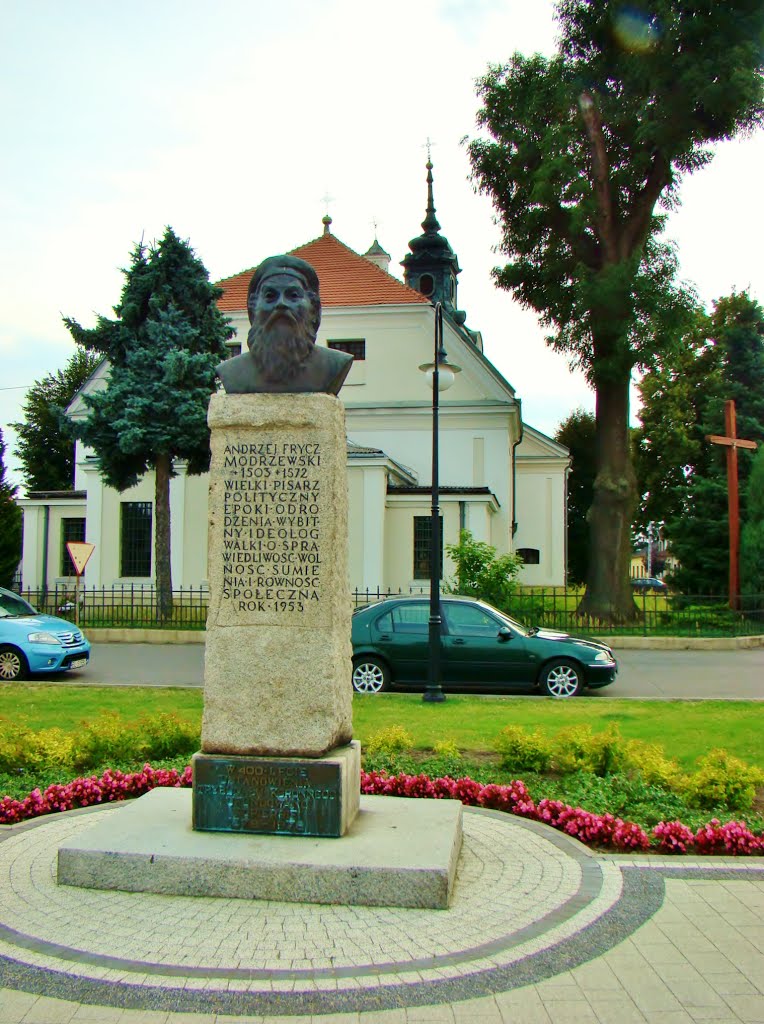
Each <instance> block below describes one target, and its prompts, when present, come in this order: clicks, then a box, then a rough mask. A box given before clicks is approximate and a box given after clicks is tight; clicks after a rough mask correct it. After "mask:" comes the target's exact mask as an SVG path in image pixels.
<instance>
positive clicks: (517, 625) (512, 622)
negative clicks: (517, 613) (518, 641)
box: [488, 606, 538, 636]
mask: <svg viewBox="0 0 764 1024" xmlns="http://www.w3.org/2000/svg"><path fill="white" fill-rule="evenodd" d="M488 607H490V609H491V612H492V613H493V614H494V615H498V616H499V618H500V619H501V620H502V621H503V622H506V624H507V625H508V626H511V627H512V629H514V630H515V632H516V633H521V634H522V635H523V636H533V634H534V633H537V632H538V627H536V626H531V628H530V629H529V628H528V627H527V626H526V625H524V623H522V622H518V621H517V619H513V618H511V617H510V616H509V615H507V614H505V613H504V612H500V611H499V609H498V608H494V607H492V606H488Z"/></svg>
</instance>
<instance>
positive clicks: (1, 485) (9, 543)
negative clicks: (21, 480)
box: [0, 430, 21, 588]
mask: <svg viewBox="0 0 764 1024" xmlns="http://www.w3.org/2000/svg"><path fill="white" fill-rule="evenodd" d="M20 560H21V509H20V508H19V506H18V505H17V504H16V487H14V486H13V484H10V483H8V482H7V481H6V479H5V442H4V441H3V432H2V430H0V587H6V588H7V587H10V585H11V583H12V582H13V577H14V575H15V573H16V569H17V568H18V564H19V561H20Z"/></svg>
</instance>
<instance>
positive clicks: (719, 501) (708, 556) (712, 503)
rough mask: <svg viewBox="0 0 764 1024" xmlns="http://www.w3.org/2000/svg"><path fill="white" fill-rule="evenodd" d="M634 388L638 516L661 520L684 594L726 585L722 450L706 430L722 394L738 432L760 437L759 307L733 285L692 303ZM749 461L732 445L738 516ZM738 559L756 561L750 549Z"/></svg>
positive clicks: (763, 349) (763, 430)
mask: <svg viewBox="0 0 764 1024" xmlns="http://www.w3.org/2000/svg"><path fill="white" fill-rule="evenodd" d="M640 394H641V397H642V409H641V410H640V419H641V421H642V426H641V428H640V431H639V442H638V453H639V454H638V466H639V474H640V478H641V479H642V481H643V486H644V492H645V493H644V498H643V509H642V515H641V518H642V521H643V524H644V523H645V522H647V521H649V520H653V521H663V522H664V523H665V528H664V533H665V535H666V537H667V539H668V542H669V548H670V550H671V553H672V555H674V556H675V557H676V558H677V559H678V560H679V563H680V568H679V569H678V570H677V572H676V573H675V574H674V575H673V577H672V578H671V582H672V584H673V585H674V586H675V587H677V588H678V589H680V590H683V591H684V592H685V593H690V594H722V593H726V588H727V578H728V549H729V541H728V528H727V470H726V456H725V452H724V450H723V449H722V448H721V447H720V446H718V445H713V444H711V443H710V442H709V441H708V440H707V439H706V437H707V435H708V434H724V433H726V431H725V422H724V403H725V401H727V400H730V399H731V400H733V401H734V402H735V411H736V418H737V434H738V437H743V438H746V439H748V440H752V441H757V442H759V443H760V444H761V443H762V442H764V397H762V396H764V310H763V309H762V307H761V306H760V305H759V303H758V302H756V301H755V300H754V299H752V298H751V297H750V296H749V295H748V294H747V293H745V292H741V293H733V294H732V295H730V296H727V297H725V298H722V299H719V300H718V301H717V302H715V303H714V309H713V312H712V313H711V314H710V315H707V314H706V313H705V312H704V311H703V310H701V309H698V310H696V313H695V316H694V319H693V322H692V324H691V326H690V328H689V329H688V331H687V332H686V333H685V334H684V335H683V337H682V338H681V339H680V341H679V342H678V344H677V345H676V346H675V347H674V348H673V349H671V350H667V351H666V352H665V353H663V354H661V355H660V357H659V359H658V360H657V362H656V365H655V366H654V367H653V368H652V369H651V371H650V372H649V373H648V374H646V375H645V377H644V378H643V379H642V381H641V382H640ZM753 463H754V460H753V459H752V458H751V453H750V452H749V451H746V450H744V449H740V450H739V451H738V476H739V481H740V495H741V518H742V521H743V522H744V523H745V522H746V521H747V517H748V513H747V500H746V499H747V496H748V491H749V490H750V488H749V487H748V480H749V476H750V473H751V471H752V466H753ZM754 533H755V530H754ZM754 550H756V549H755V545H754ZM746 563H747V566H754V565H757V564H758V565H760V564H761V562H760V561H758V562H757V561H756V560H755V557H754V559H752V560H748V559H747V560H746ZM742 565H743V562H742V560H741V566H742ZM747 592H748V593H751V592H752V591H751V590H748V591H747Z"/></svg>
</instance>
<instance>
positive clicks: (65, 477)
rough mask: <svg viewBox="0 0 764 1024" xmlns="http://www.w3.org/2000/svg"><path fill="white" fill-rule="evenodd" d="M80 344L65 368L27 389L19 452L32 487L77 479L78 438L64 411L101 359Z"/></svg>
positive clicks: (60, 486) (53, 487) (66, 484)
mask: <svg viewBox="0 0 764 1024" xmlns="http://www.w3.org/2000/svg"><path fill="white" fill-rule="evenodd" d="M100 359H101V357H100V356H98V355H96V354H94V353H92V352H87V351H86V350H85V349H83V348H80V347H79V346H78V347H77V349H76V351H75V352H74V354H73V355H72V357H71V358H70V359H69V361H68V363H67V364H66V366H65V367H64V368H63V370H58V371H57V372H56V373H49V374H47V375H46V376H45V377H42V378H41V379H40V380H37V381H35V382H34V384H33V385H32V387H31V388H30V389H29V391H27V394H26V398H25V399H24V407H23V409H22V413H23V416H24V420H23V422H21V423H12V424H11V426H12V427H13V428H14V430H15V431H16V433H17V434H18V444H17V446H16V454H17V456H18V457H19V460H20V461H21V465H22V473H23V476H24V483H25V485H26V488H27V490H28V491H65V490H68V489H69V488H70V487H71V486H72V484H73V481H74V438H73V436H72V432H71V428H70V424H69V423H68V422H67V421H66V419H65V416H64V412H65V410H66V407H67V406H68V405H69V403H70V402H71V401H72V399H73V398H74V396H75V395H76V394H77V392H78V391H79V389H80V388H81V387H82V385H83V384H84V383H85V381H86V380H87V379H88V377H89V376H90V375H91V373H92V372H93V370H95V368H96V366H97V365H98V363H99V362H100Z"/></svg>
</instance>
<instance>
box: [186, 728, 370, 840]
mask: <svg viewBox="0 0 764 1024" xmlns="http://www.w3.org/2000/svg"><path fill="white" fill-rule="evenodd" d="M192 763H193V772H194V781H193V792H194V801H193V825H194V828H195V829H197V830H201V831H209V832H251V833H259V832H260V833H268V834H271V835H294V836H326V837H330V836H331V837H337V836H342V835H344V834H345V833H346V832H347V830H348V827H349V825H350V824H351V823H352V822H353V820H354V819H355V816H356V815H357V814H358V805H359V802H360V786H361V745H360V744H359V743H358V742H357V741H354V742H353V743H349V744H348V745H347V746H345V747H338V748H337V749H335V750H332V751H330V752H329V753H328V754H326V755H325V756H324V757H319V758H313V759H308V758H300V757H292V758H278V757H227V756H224V755H220V754H195V755H194V757H193V762H192Z"/></svg>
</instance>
